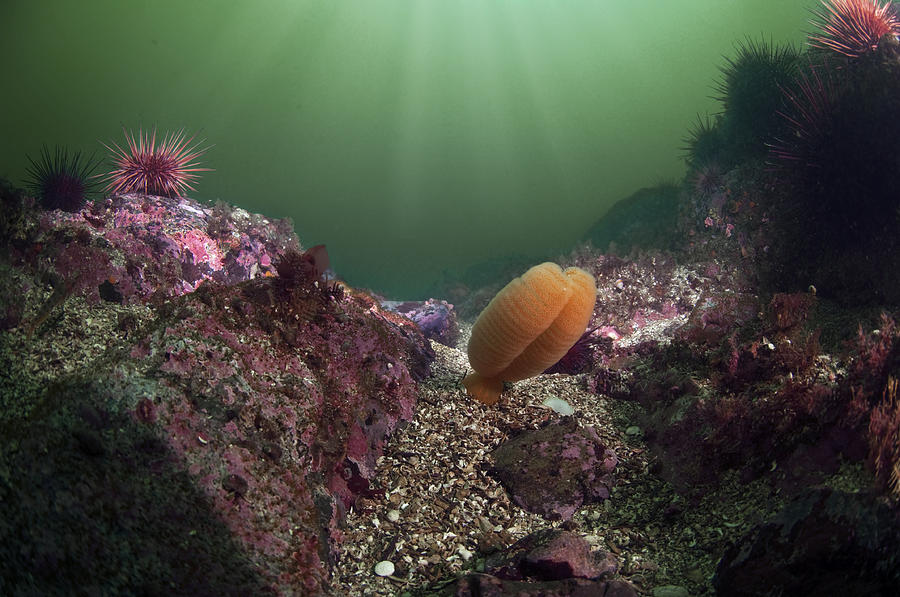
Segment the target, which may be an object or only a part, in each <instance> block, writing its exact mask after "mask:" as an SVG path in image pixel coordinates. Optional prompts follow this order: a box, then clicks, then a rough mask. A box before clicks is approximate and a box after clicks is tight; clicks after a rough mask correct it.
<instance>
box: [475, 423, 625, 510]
mask: <svg viewBox="0 0 900 597" xmlns="http://www.w3.org/2000/svg"><path fill="white" fill-rule="evenodd" d="M493 458H494V466H493V467H492V469H491V471H490V472H491V474H492V475H493V476H494V477H496V478H497V479H499V481H500V482H501V483H502V484H503V486H504V487H505V488H506V490H507V491H508V492H509V493H510V495H511V496H512V499H513V501H515V502H516V503H517V504H518V505H520V506H521V507H523V508H525V509H526V510H528V511H529V512H534V513H536V514H540V515H541V516H543V517H545V518H547V519H550V520H568V519H570V518H571V517H572V515H573V514H575V511H576V510H578V508H580V507H581V506H582V505H584V504H588V503H591V502H598V501H601V500H604V499H606V498H608V497H609V489H610V487H611V486H612V483H613V476H612V472H613V469H614V468H615V466H616V463H617V459H616V455H615V453H613V451H612V450H610V449H608V448H606V447H605V446H604V445H603V444H602V443H601V441H600V438H599V437H598V436H597V433H596V432H595V431H594V429H593V428H592V427H581V426H580V425H579V424H578V421H576V420H575V419H574V418H572V417H565V418H564V419H563V420H560V421H554V422H552V423H550V424H548V425H547V426H545V427H543V428H542V429H539V430H537V431H529V432H525V433H523V434H521V435H519V436H518V437H515V438H513V439H511V440H509V441H507V442H506V443H504V444H502V445H501V446H499V447H498V448H497V449H496V450H494V452H493Z"/></svg>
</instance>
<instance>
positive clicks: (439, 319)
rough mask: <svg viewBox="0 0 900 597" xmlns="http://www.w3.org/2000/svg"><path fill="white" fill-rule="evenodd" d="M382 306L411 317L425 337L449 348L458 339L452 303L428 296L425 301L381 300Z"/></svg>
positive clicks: (457, 325)
mask: <svg viewBox="0 0 900 597" xmlns="http://www.w3.org/2000/svg"><path fill="white" fill-rule="evenodd" d="M381 304H382V306H383V307H384V308H386V309H390V310H391V311H394V312H396V313H399V314H400V315H403V316H404V317H408V318H409V319H411V320H412V321H413V322H414V323H415V324H416V325H417V326H419V329H421V330H422V333H423V334H425V337H426V338H430V339H432V340H434V341H435V342H440V343H441V344H443V345H445V346H450V347H451V348H453V347H455V346H456V342H457V340H458V339H459V324H458V323H457V321H456V312H455V311H454V309H453V305H451V304H450V303H448V302H447V301H442V300H438V299H433V298H430V299H428V300H427V301H424V302H421V301H406V302H397V301H382V303H381Z"/></svg>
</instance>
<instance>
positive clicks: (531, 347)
mask: <svg viewBox="0 0 900 597" xmlns="http://www.w3.org/2000/svg"><path fill="white" fill-rule="evenodd" d="M596 298H597V289H596V287H595V285H594V277H593V276H591V275H590V274H589V273H587V272H586V271H584V270H582V269H579V268H577V267H570V268H568V269H566V270H565V271H563V269H562V268H560V267H559V266H558V265H556V264H555V263H542V264H540V265H536V266H534V267H532V268H531V269H529V270H528V271H527V272H525V273H524V274H522V276H520V277H518V278H516V279H514V280H513V281H512V282H510V283H509V284H507V285H506V286H505V287H504V288H503V290H501V291H500V292H498V293H497V296H495V297H494V298H493V299H492V300H491V302H490V303H489V304H488V306H487V307H485V309H484V311H482V312H481V315H479V316H478V320H477V321H476V322H475V327H474V328H472V338H471V339H470V340H469V364H470V365H471V366H472V368H473V369H474V370H475V372H474V373H471V374H469V375H468V376H466V378H465V380H463V385H465V387H466V391H467V392H468V393H469V395H470V396H472V397H473V398H475V399H477V400H478V401H479V402H483V403H484V404H496V402H497V400H499V398H500V393H501V392H502V391H503V382H504V381H518V380H521V379H527V378H529V377H533V376H535V375H538V374H539V373H541V372H542V371H544V370H545V369H547V368H548V367H550V366H551V365H553V364H554V363H556V362H557V361H558V360H559V359H561V358H562V357H563V355H565V354H566V351H568V350H569V348H571V347H572V345H573V344H575V342H576V341H577V340H578V338H580V337H581V334H582V332H584V330H585V329H586V328H587V325H588V323H590V320H591V316H592V315H593V312H594V302H595V301H596Z"/></svg>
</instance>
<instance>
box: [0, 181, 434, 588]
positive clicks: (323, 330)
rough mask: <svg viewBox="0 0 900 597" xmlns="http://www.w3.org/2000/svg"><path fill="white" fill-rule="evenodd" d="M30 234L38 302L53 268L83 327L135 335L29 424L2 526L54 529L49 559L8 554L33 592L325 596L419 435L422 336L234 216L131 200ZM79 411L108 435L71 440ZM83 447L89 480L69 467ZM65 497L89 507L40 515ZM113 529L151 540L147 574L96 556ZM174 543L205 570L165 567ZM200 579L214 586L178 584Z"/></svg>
mask: <svg viewBox="0 0 900 597" xmlns="http://www.w3.org/2000/svg"><path fill="white" fill-rule="evenodd" d="M32 216H33V217H34V218H35V219H37V218H38V217H39V216H37V215H36V214H32ZM33 230H34V237H33V238H32V239H31V244H30V245H20V246H17V247H15V248H14V250H15V252H17V254H16V255H13V260H14V261H15V262H16V263H18V264H19V265H18V267H19V269H18V270H17V271H19V272H20V274H19V277H18V278H16V280H20V279H21V280H23V281H27V283H28V284H32V285H34V284H37V283H38V282H37V281H36V280H37V279H38V276H39V275H40V274H39V273H38V272H37V270H36V269H35V268H36V265H37V263H38V262H42V263H43V262H46V263H49V267H50V268H51V270H52V274H53V276H54V277H57V278H58V279H59V280H60V284H61V285H64V286H65V288H66V292H67V293H68V294H69V295H75V296H82V297H84V298H86V299H87V303H86V305H85V306H84V307H83V308H84V309H85V310H86V313H93V312H99V311H101V310H103V309H106V310H110V309H113V310H117V311H121V312H122V313H126V312H130V311H131V310H134V311H135V312H139V313H140V314H141V315H140V317H141V318H142V321H143V323H142V324H141V325H135V326H131V327H127V330H128V332H127V335H125V336H123V337H122V338H115V339H114V340H115V342H119V343H120V344H119V346H120V348H119V349H117V350H116V351H112V352H111V354H110V355H109V356H108V357H106V358H104V359H103V360H102V363H101V364H99V365H96V366H92V367H90V370H86V371H82V372H81V373H80V374H79V375H78V376H77V381H63V382H60V383H59V384H57V386H58V387H55V388H54V389H53V396H52V399H53V400H54V402H51V403H50V404H53V405H57V404H58V405H60V406H59V408H61V409H63V411H61V414H53V416H52V417H50V418H49V419H46V420H45V419H43V418H40V417H42V416H45V415H40V416H36V417H35V418H34V419H33V420H23V421H18V422H17V424H19V425H21V426H22V427H23V429H25V431H23V432H22V437H23V438H24V439H25V440H27V442H26V443H27V445H25V444H23V446H24V448H23V450H21V451H17V452H16V454H17V456H16V458H17V459H18V460H17V462H16V463H15V466H14V468H15V470H17V471H19V472H18V473H17V474H16V478H15V479H13V481H14V485H15V486H16V487H18V488H21V491H20V492H17V493H16V498H15V500H12V501H6V500H4V503H5V506H2V505H0V516H2V518H3V519H4V520H10V521H12V522H11V523H10V524H12V525H13V526H14V527H15V528H19V526H17V525H21V526H22V529H20V531H21V533H25V534H26V535H29V534H30V533H32V531H29V530H27V529H28V528H29V527H28V525H27V521H28V520H33V519H37V518H40V519H44V518H48V519H52V522H53V524H54V525H55V526H54V528H53V530H52V531H48V533H49V535H48V536H47V537H44V538H43V539H42V538H41V537H31V539H30V540H33V541H32V542H33V543H35V544H36V545H38V546H39V547H38V548H37V549H43V550H44V552H42V553H44V555H40V554H37V555H35V554H31V555H29V554H26V556H22V555H21V554H18V555H15V556H13V555H10V554H8V553H7V552H4V551H0V559H7V560H8V558H7V555H8V556H9V557H10V558H14V561H13V560H9V561H10V562H11V564H10V565H13V566H15V567H16V568H17V569H18V570H20V572H17V573H16V574H18V575H19V576H22V575H25V576H28V575H30V576H28V579H26V580H23V581H22V582H24V583H25V584H23V585H21V586H22V587H25V588H27V589H28V590H26V591H25V592H30V593H34V594H50V593H53V592H55V590H54V588H55V587H57V585H56V584H54V583H58V582H74V581H72V578H73V577H72V576H71V575H73V574H78V575H79V578H81V577H82V576H83V577H85V578H86V577H90V576H95V577H96V579H97V584H96V587H98V590H97V592H110V593H121V592H124V591H126V590H127V589H126V588H125V587H135V586H143V587H145V588H146V589H147V591H149V592H150V593H154V594H167V593H168V594H171V593H172V591H171V590H170V589H171V586H177V587H178V591H184V594H217V595H246V594H283V595H299V594H304V595H307V594H308V595H317V594H322V593H324V592H326V591H328V590H330V579H329V577H330V567H331V565H332V563H333V562H334V560H335V558H336V556H337V553H338V551H339V550H340V542H341V537H342V533H341V530H340V524H341V521H342V518H343V515H344V513H345V512H346V511H347V509H348V508H351V507H353V506H354V503H355V502H356V500H357V499H358V498H359V497H361V496H366V495H370V494H371V492H372V491H374V490H375V489H376V488H374V487H372V486H371V481H372V480H373V479H374V477H375V468H376V466H375V465H376V462H377V460H378V458H379V456H380V455H381V454H382V451H383V448H384V443H385V441H386V439H387V438H388V437H389V436H390V434H391V433H393V432H394V430H395V429H396V428H397V426H398V425H400V424H401V423H402V422H403V421H408V420H410V419H411V418H412V416H413V413H414V410H415V405H416V396H417V382H418V381H421V380H422V379H423V378H424V376H426V375H427V374H428V370H429V366H430V363H431V360H432V359H433V357H434V353H433V352H432V351H431V348H430V346H429V344H428V340H427V339H426V338H425V337H424V336H423V334H422V332H421V331H420V330H419V328H418V327H417V326H416V325H415V324H414V323H412V322H411V321H409V320H408V319H406V318H404V317H401V316H399V315H397V314H394V313H391V312H388V311H384V310H382V309H381V308H380V307H379V305H378V303H377V301H375V300H374V299H372V298H371V297H369V296H368V295H366V294H364V293H359V292H355V291H350V290H347V289H345V287H343V286H339V285H337V284H333V283H327V281H326V280H325V279H324V278H323V277H321V276H320V275H319V272H318V271H317V270H316V268H315V267H312V268H308V267H306V264H308V263H309V262H310V260H309V259H307V258H306V257H305V255H306V253H303V252H301V251H300V247H299V243H298V242H297V239H296V237H295V236H294V235H293V233H292V232H291V231H290V228H289V227H288V226H287V225H286V224H285V223H278V222H271V221H269V220H267V219H265V218H263V217H262V216H257V215H251V214H248V213H246V212H242V211H241V210H236V209H231V208H225V207H216V208H212V209H208V208H205V207H202V206H200V205H199V204H196V203H193V202H191V201H189V200H186V199H167V198H160V197H148V196H140V195H129V196H125V197H114V198H111V199H108V200H106V201H105V202H102V203H100V204H96V205H94V206H93V207H91V208H88V209H86V210H84V211H82V212H76V213H62V212H52V213H45V214H44V215H43V218H42V220H41V221H40V225H39V226H37V227H35V228H33ZM320 260H321V258H320ZM313 261H315V260H313ZM23 283H25V282H23ZM103 283H108V284H110V285H114V286H115V288H116V289H117V291H118V292H119V294H120V296H121V300H119V301H116V302H117V303H118V304H116V305H109V304H108V303H105V302H102V301H100V296H99V295H100V293H101V292H107V293H108V292H109V290H108V289H107V290H105V291H102V290H101V289H100V286H101V285H102V284H103ZM108 296H109V294H108ZM123 317H124V315H123ZM25 323H26V325H27V322H25ZM77 333H80V334H86V333H89V332H88V331H87V330H86V329H85V330H77ZM106 333H109V330H107V332H106ZM40 335H41V334H40V333H38V334H36V336H37V337H40ZM107 341H109V338H98V339H97V344H100V345H102V344H104V343H105V342H107ZM57 396H64V397H65V398H64V399H61V400H59V402H55V400H57ZM52 408H56V407H55V406H54V407H51V411H52ZM79 409H81V410H85V409H88V410H91V411H98V412H102V413H106V414H104V415H103V416H102V417H101V416H99V415H91V416H90V421H102V420H104V417H105V419H109V422H105V423H104V422H100V423H89V424H88V423H82V422H79V420H75V421H74V422H72V420H71V417H72V416H73V415H71V413H70V412H69V411H74V412H76V413H77V412H78V411H79ZM53 412H55V411H53ZM5 420H6V419H4V421H5ZM29 425H38V426H40V427H41V431H40V432H37V431H35V430H31V431H29V430H28V429H31V428H30V427H29ZM73 426H74V427H73ZM73 429H74V431H73ZM116 430H118V431H116ZM114 436H115V437H116V438H119V439H116V440H115V442H113V443H110V442H112V441H113V440H112V439H110V438H113V437H114ZM72 438H75V439H74V440H73V439H72ZM73 441H76V442H77V443H78V446H79V450H80V451H79V454H83V455H84V458H91V459H93V460H91V461H90V462H88V463H87V464H85V463H79V464H77V465H75V466H71V465H70V463H69V462H68V460H67V459H68V458H69V455H70V454H71V450H70V448H68V447H66V446H67V444H68V443H72V442H73ZM50 446H53V447H50ZM4 454H5V453H0V458H6V456H5V455H4ZM36 460H38V461H40V462H41V464H40V465H38V464H36ZM120 460H121V462H122V463H123V465H122V467H121V469H120V468H117V467H118V465H114V462H113V461H115V462H119V461H120ZM128 463H130V464H128ZM6 464H8V463H7V462H6V460H2V459H0V465H2V466H6ZM110 467H112V468H113V469H114V470H110ZM61 471H62V472H61ZM104 479H107V480H109V479H111V481H104ZM176 479H177V482H176V481H175V480H176ZM109 482H111V483H112V484H113V485H115V486H118V487H119V488H118V489H109V488H107V487H106V485H105V484H107V483H109ZM70 486H77V487H79V488H81V489H79V490H78V491H79V492H80V495H83V496H85V497H86V498H89V499H86V501H85V500H81V499H79V498H77V497H73V498H71V499H69V498H67V500H66V501H65V505H64V506H63V505H62V504H63V502H59V501H58V504H57V506H54V507H56V508H57V512H62V513H61V514H59V515H57V514H54V513H53V512H51V509H52V508H51V505H50V504H49V502H48V503H44V501H41V499H38V498H39V497H40V496H41V495H43V493H44V492H51V493H52V492H66V491H69V490H68V489H67V488H68V487H70ZM170 489H171V491H170ZM29 496H31V497H29ZM186 500H193V501H191V503H190V504H188V503H186ZM145 503H154V504H156V505H155V506H154V507H153V508H147V507H146V506H143V504H145ZM129 504H133V506H129ZM60 508H62V509H63V510H59V509H60ZM104 512H113V513H114V518H115V521H116V523H115V524H117V525H119V526H121V527H122V528H138V527H140V528H147V529H148V530H147V532H148V533H151V534H152V537H145V538H143V539H142V538H140V537H137V538H136V539H135V540H136V541H140V542H141V543H142V545H141V547H142V548H145V549H146V553H144V555H143V556H142V558H143V559H141V562H144V563H146V566H144V565H138V564H134V563H133V562H131V561H130V560H129V559H128V557H126V556H127V554H129V553H132V551H131V550H129V549H123V548H122V546H119V547H116V546H115V544H114V542H112V543H111V542H109V541H107V540H105V539H99V537H104V536H106V535H108V534H110V531H109V530H108V529H106V527H105V526H104V524H105V523H103V524H101V522H91V521H94V520H96V519H98V517H100V518H102V517H103V514H102V513H104ZM148 512H149V513H148ZM60 517H61V518H60ZM57 519H59V520H57ZM210 521H214V522H210ZM48 528H49V527H48ZM157 529H158V531H157ZM16 532H19V531H16ZM192 533H193V534H192ZM198 533H199V536H197V540H196V541H194V540H193V537H194V534H198ZM113 534H115V533H113ZM29 536H30V535H29ZM91 536H96V537H98V538H95V539H94V540H91V541H87V540H84V541H83V540H82V537H91ZM165 538H168V539H165ZM164 540H165V541H169V542H174V543H178V542H182V543H183V544H184V545H185V546H189V548H190V549H191V550H192V551H193V553H194V554H195V556H190V557H189V556H187V555H186V554H185V553H183V552H182V551H180V548H178V547H174V548H172V550H170V551H167V550H166V548H165V547H163V543H164ZM198 542H199V543H204V542H205V543H206V547H202V548H201V547H198ZM82 543H83V545H82ZM63 544H67V545H68V544H72V545H75V544H77V545H78V546H79V547H77V549H76V550H75V552H73V553H75V554H76V556H72V557H75V558H76V559H74V560H72V561H69V559H65V558H64V557H63V556H62V555H60V554H61V552H60V550H59V548H57V547H54V546H56V545H63ZM41 545H43V546H45V547H40V546H41ZM122 554H126V555H122ZM225 554H232V555H231V556H228V555H225ZM22 558H24V559H22ZM60 558H63V559H60ZM123 558H124V559H125V560H123ZM70 559H71V558H70ZM126 560H127V561H126ZM217 560H218V562H219V563H213V562H216V561H217ZM191 562H193V564H190V565H196V566H197V569H199V570H203V571H204V574H203V575H202V578H200V577H197V576H196V575H195V574H193V575H192V573H191V572H190V571H189V570H187V569H185V566H188V564H189V563H191ZM107 567H111V568H117V569H118V568H120V569H122V570H123V571H122V572H121V574H120V575H119V576H114V575H112V574H111V573H110V572H109V571H107V570H106V568H107ZM188 567H189V566H188ZM5 570H6V568H3V567H2V566H0V572H2V571H5ZM22 571H24V572H22ZM229 571H231V572H233V574H229ZM4 574H5V572H4ZM25 576H22V578H23V579H24V578H25ZM119 577H121V581H122V582H123V583H124V584H116V583H117V582H119V581H117V580H115V579H116V578H119ZM59 579H62V580H59ZM66 579H68V581H66ZM231 579H234V580H235V584H234V585H233V586H230V585H229V584H228V581H229V580H231ZM237 581H240V582H237ZM167 583H174V584H172V585H171V586H170V585H169V584H167ZM167 587H168V588H167ZM101 589H103V590H101ZM85 590H88V589H87V588H86V589H85ZM178 591H176V592H178Z"/></svg>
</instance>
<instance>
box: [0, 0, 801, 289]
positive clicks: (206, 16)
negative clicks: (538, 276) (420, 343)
mask: <svg viewBox="0 0 900 597" xmlns="http://www.w3.org/2000/svg"><path fill="white" fill-rule="evenodd" d="M812 3H813V0H642V1H636V0H618V1H616V2H613V1H611V0H543V1H538V0H498V1H492V0H459V1H454V0H398V1H388V0H317V1H308V0H307V1H304V0H277V1H275V0H255V1H250V0H243V1H239V0H206V1H202V0H191V1H186V0H157V1H154V2H136V1H128V2H124V1H122V0H68V1H66V0H0V65H2V67H3V68H2V73H3V74H4V83H3V85H2V88H0V176H5V177H8V178H10V179H11V180H13V182H15V183H21V181H22V179H23V178H24V176H25V174H24V173H25V168H26V165H27V160H26V158H25V154H26V153H29V154H31V155H36V154H37V153H38V151H39V148H40V146H41V144H42V143H48V144H50V145H52V144H56V143H60V144H65V145H68V146H70V147H72V148H82V149H85V150H88V151H91V150H93V149H101V150H102V147H101V146H99V143H98V140H103V141H106V142H109V141H110V140H115V141H119V142H120V143H121V139H122V131H121V129H122V126H125V127H128V128H129V129H132V128H133V129H137V128H138V127H140V126H144V127H148V126H149V127H153V126H157V127H159V129H160V130H168V129H175V128H180V127H187V128H189V129H191V130H201V132H202V136H204V137H206V138H207V139H208V141H209V142H210V143H213V144H215V146H214V147H213V148H212V149H211V150H210V151H209V152H208V154H207V155H206V157H205V163H206V165H207V166H209V167H212V168H215V172H210V173H207V174H206V175H205V177H204V178H203V179H202V181H201V182H200V183H199V185H198V186H197V192H196V193H195V194H194V195H193V196H195V197H196V198H199V199H202V200H207V201H214V200H215V199H217V198H221V199H223V200H225V201H228V202H230V203H234V204H237V205H239V206H241V207H244V208H246V209H248V210H251V211H258V212H262V213H264V214H267V215H270V216H276V217H285V216H288V217H291V218H292V219H293V221H294V223H295V227H296V230H297V233H298V235H299V236H300V239H301V242H302V243H303V244H304V245H305V246H310V245H313V244H317V243H327V245H328V248H329V252H330V253H331V260H332V264H333V266H334V267H335V269H336V270H337V272H338V274H339V275H341V276H342V277H344V278H345V279H346V280H347V281H348V282H349V283H350V284H352V285H358V286H367V287H371V288H375V289H379V290H382V291H385V292H387V293H388V294H390V295H393V296H398V297H399V296H402V297H414V296H417V295H419V294H421V293H422V292H423V291H424V289H425V288H427V287H428V286H429V285H430V284H431V283H432V282H433V281H434V280H435V279H437V278H438V277H439V276H440V274H441V272H442V270H444V269H451V270H460V269H464V268H465V267H466V266H468V265H470V264H472V263H475V262H478V261H481V260H483V259H485V258H491V257H496V256H500V255H505V254H509V253H524V254H529V255H538V254H543V253H545V252H546V251H548V250H567V249H568V248H569V247H571V246H572V244H573V243H574V242H575V240H576V239H577V238H578V237H580V236H581V235H582V234H583V232H584V231H585V230H586V229H587V228H588V227H589V226H590V225H591V224H592V223H593V222H594V221H595V220H596V219H597V218H598V217H599V216H600V215H602V214H603V213H604V212H605V211H606V209H607V208H608V207H609V205H611V204H612V203H613V202H615V201H617V200H619V199H621V198H623V197H625V196H627V195H628V194H630V193H631V192H633V191H634V190H636V189H638V188H640V187H642V186H647V185H651V184H655V183H658V182H661V181H665V180H675V179H677V178H679V177H680V176H681V175H682V173H683V162H682V159H681V157H680V156H681V151H680V147H681V145H682V138H683V137H684V135H685V131H686V129H687V127H688V126H689V125H690V124H691V122H692V121H694V119H695V116H696V114H697V113H698V112H704V113H705V112H706V111H715V110H716V104H715V102H714V101H713V100H711V99H710V97H709V96H710V95H712V93H713V92H712V89H711V85H712V83H713V81H714V79H715V78H716V76H717V68H718V66H719V65H720V64H721V56H722V54H731V51H732V48H733V43H734V42H735V41H736V40H739V39H741V38H743V37H745V36H748V35H749V36H755V37H758V36H759V35H760V34H762V33H764V34H765V35H766V37H770V36H771V38H772V39H773V40H775V41H794V42H798V43H799V42H801V41H803V39H804V31H806V30H808V29H809V27H808V25H807V20H808V9H807V7H808V6H809V5H811V4H812Z"/></svg>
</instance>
